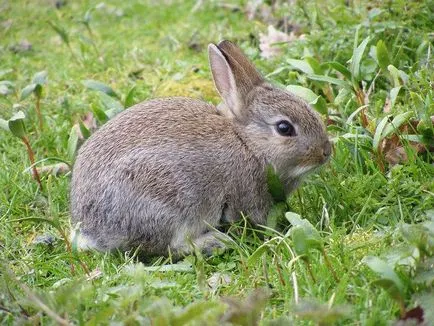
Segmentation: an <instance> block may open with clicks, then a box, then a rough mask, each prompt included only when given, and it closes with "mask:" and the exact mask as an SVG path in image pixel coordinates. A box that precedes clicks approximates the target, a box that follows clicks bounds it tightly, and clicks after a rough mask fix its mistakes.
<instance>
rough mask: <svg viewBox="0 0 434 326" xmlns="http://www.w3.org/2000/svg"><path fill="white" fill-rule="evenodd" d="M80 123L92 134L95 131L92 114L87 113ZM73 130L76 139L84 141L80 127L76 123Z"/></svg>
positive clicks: (94, 121)
mask: <svg viewBox="0 0 434 326" xmlns="http://www.w3.org/2000/svg"><path fill="white" fill-rule="evenodd" d="M81 122H82V123H83V125H84V126H85V127H86V128H87V129H88V130H89V131H90V132H91V133H92V132H93V131H94V130H96V120H95V117H94V116H93V113H92V112H87V113H86V114H85V115H84V117H83V119H82V120H81ZM73 128H74V129H75V132H76V133H77V135H78V139H80V140H84V136H83V134H82V132H81V130H80V125H79V123H76V124H75V125H74V126H73Z"/></svg>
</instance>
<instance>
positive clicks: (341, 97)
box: [334, 88, 353, 106]
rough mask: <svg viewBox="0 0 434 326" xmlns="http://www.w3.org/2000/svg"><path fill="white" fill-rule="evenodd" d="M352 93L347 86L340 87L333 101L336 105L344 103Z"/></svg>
mask: <svg viewBox="0 0 434 326" xmlns="http://www.w3.org/2000/svg"><path fill="white" fill-rule="evenodd" d="M352 95H353V93H352V92H351V90H350V89H348V88H341V89H340V90H339V92H338V95H336V97H335V100H334V103H335V104H336V105H338V106H341V105H345V103H347V102H348V101H349V100H350V99H351V96H352Z"/></svg>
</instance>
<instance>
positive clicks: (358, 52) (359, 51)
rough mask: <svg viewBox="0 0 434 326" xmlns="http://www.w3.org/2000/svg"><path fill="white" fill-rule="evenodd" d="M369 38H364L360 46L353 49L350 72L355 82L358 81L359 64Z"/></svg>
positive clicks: (359, 77)
mask: <svg viewBox="0 0 434 326" xmlns="http://www.w3.org/2000/svg"><path fill="white" fill-rule="evenodd" d="M368 42H369V37H367V38H365V39H364V40H363V41H362V43H360V45H359V46H358V47H357V48H355V49H354V52H353V56H352V57H351V66H350V71H351V75H352V76H353V78H354V79H355V80H356V81H360V80H361V79H362V78H361V76H360V62H361V61H362V57H363V53H364V52H365V49H366V46H367V45H368Z"/></svg>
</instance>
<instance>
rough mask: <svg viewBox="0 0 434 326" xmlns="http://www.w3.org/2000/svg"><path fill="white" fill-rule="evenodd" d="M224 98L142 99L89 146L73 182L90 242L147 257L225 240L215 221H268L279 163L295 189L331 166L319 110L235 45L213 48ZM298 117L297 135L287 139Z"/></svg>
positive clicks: (74, 209) (82, 229) (74, 202)
mask: <svg viewBox="0 0 434 326" xmlns="http://www.w3.org/2000/svg"><path fill="white" fill-rule="evenodd" d="M209 57H210V64H211V70H212V73H213V77H214V81H215V84H216V87H217V89H218V91H219V93H220V94H221V96H222V98H223V104H221V105H219V106H218V107H217V108H216V107H214V106H212V105H209V104H207V103H205V102H202V101H199V100H195V99H189V98H180V97H178V98H167V99H155V100H151V101H147V102H143V103H140V104H137V105H135V106H133V107H131V108H129V109H127V110H125V111H124V112H122V113H120V114H119V115H117V116H116V117H115V118H113V119H112V120H110V121H109V122H107V123H106V124H105V125H104V126H102V127H101V128H100V129H99V130H98V131H96V132H95V133H94V134H93V135H92V136H91V137H90V138H89V139H88V140H87V141H86V142H85V143H84V144H83V146H82V147H81V148H80V151H79V153H78V155H77V159H76V162H75V165H74V169H73V174H72V184H71V215H72V224H73V226H74V227H75V226H77V229H78V233H76V235H75V237H76V240H77V238H79V240H77V241H78V244H79V246H80V247H82V248H95V249H98V250H103V251H106V250H112V249H120V250H128V249H133V248H135V247H137V246H140V248H141V250H142V251H143V252H144V253H146V254H151V255H160V254H167V252H168V250H171V251H173V252H175V253H180V252H181V253H182V252H188V250H189V249H190V248H189V244H190V243H193V244H195V245H196V246H198V247H200V248H201V249H203V250H210V249H212V248H214V247H216V246H219V245H221V242H220V240H218V239H217V238H216V233H215V232H213V231H212V228H218V227H219V226H220V225H221V223H223V222H233V221H236V220H238V219H239V218H240V216H241V215H240V213H241V212H243V213H244V214H246V215H247V216H248V217H249V218H250V219H251V220H252V222H254V223H256V224H264V223H265V222H266V220H265V219H266V216H267V212H268V210H269V208H270V205H271V198H270V195H269V194H268V190H267V181H266V176H265V169H266V166H267V164H272V165H273V166H274V168H275V169H276V171H277V172H278V173H279V175H280V177H281V179H282V180H283V181H284V183H285V186H286V189H287V191H288V193H289V192H290V191H292V190H293V189H294V188H295V187H296V186H297V185H298V184H299V181H300V179H301V177H302V176H303V175H304V174H306V173H307V172H308V171H310V170H312V169H314V168H315V167H317V166H319V165H321V164H322V163H324V162H325V161H326V160H327V159H328V157H329V155H330V143H329V141H328V138H327V134H326V132H325V129H324V125H323V123H322V122H321V120H320V118H319V117H318V115H317V114H316V113H315V112H314V111H313V110H312V109H311V108H310V107H309V106H308V105H307V104H306V103H305V102H304V101H302V100H301V99H300V98H298V97H296V96H294V95H292V94H290V93H288V92H287V91H285V90H282V89H280V88H276V87H274V86H272V85H270V84H268V83H267V82H266V81H264V79H263V78H262V77H261V76H260V74H259V73H258V72H257V71H256V69H255V68H254V66H253V65H252V64H251V63H250V62H249V61H248V60H247V58H246V57H245V56H244V55H243V54H242V52H241V50H239V48H238V47H236V46H235V45H234V44H233V43H230V42H228V41H223V42H221V43H219V44H218V45H213V44H212V45H210V46H209ZM282 119H285V120H289V121H290V122H291V123H292V124H293V125H294V126H295V128H296V131H297V136H294V137H287V136H281V135H279V134H278V133H277V132H276V129H275V124H276V122H278V121H280V120H282Z"/></svg>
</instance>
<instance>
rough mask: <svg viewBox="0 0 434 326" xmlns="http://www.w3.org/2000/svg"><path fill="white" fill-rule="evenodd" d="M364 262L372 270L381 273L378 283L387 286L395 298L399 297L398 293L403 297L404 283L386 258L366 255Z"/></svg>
mask: <svg viewBox="0 0 434 326" xmlns="http://www.w3.org/2000/svg"><path fill="white" fill-rule="evenodd" d="M363 262H364V263H365V264H366V265H368V267H369V268H370V269H371V270H372V271H374V272H375V273H377V274H379V275H380V277H381V279H380V280H379V282H380V283H377V284H378V285H380V286H382V287H383V288H385V289H386V290H387V291H388V292H389V293H390V294H391V295H392V296H393V297H394V298H397V297H398V295H399V297H401V298H402V297H403V293H404V284H403V283H402V281H401V279H400V278H399V277H398V275H397V274H396V273H395V271H394V269H393V268H392V267H391V266H389V265H388V264H387V263H386V262H385V261H384V260H382V259H380V258H378V257H374V256H366V257H365V258H363ZM377 282H378V281H377Z"/></svg>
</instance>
